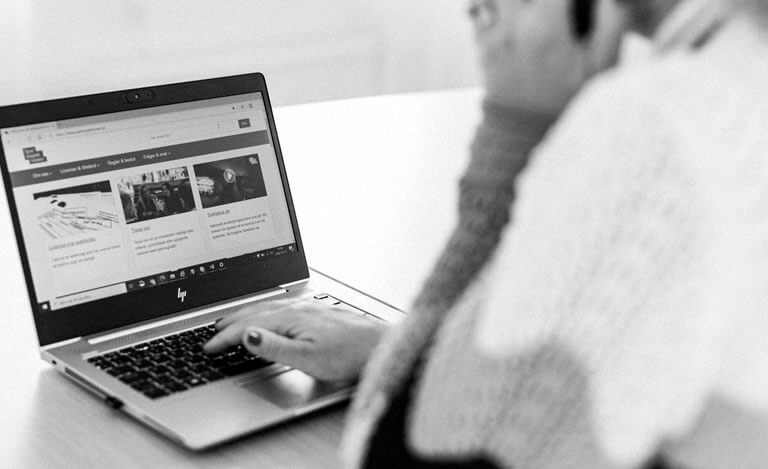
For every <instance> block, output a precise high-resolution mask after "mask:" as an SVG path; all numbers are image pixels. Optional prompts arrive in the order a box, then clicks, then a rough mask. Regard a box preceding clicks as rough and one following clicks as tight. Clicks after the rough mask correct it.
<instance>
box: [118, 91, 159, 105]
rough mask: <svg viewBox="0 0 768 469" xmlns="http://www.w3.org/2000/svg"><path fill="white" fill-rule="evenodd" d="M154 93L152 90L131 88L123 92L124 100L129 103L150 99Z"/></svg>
mask: <svg viewBox="0 0 768 469" xmlns="http://www.w3.org/2000/svg"><path fill="white" fill-rule="evenodd" d="M154 97H155V93H153V92H152V90H146V89H145V90H133V91H129V92H127V93H126V94H125V100H126V101H128V102H129V103H141V102H144V101H152V99H154Z"/></svg>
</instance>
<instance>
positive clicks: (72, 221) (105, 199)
mask: <svg viewBox="0 0 768 469" xmlns="http://www.w3.org/2000/svg"><path fill="white" fill-rule="evenodd" d="M33 199H34V205H33V207H34V209H33V210H34V214H35V216H36V217H37V225H38V226H39V227H40V229H41V230H42V231H43V233H44V234H45V236H46V238H47V239H49V240H57V239H62V238H68V237H71V236H77V235H82V234H88V233H93V232H97V231H102V230H111V229H113V228H114V227H116V226H117V225H118V216H117V211H116V209H115V201H114V198H113V197H112V189H111V187H110V184H109V181H100V182H94V183H90V184H82V185H78V186H72V187H66V188H61V189H56V190H54V191H47V192H39V193H36V194H33Z"/></svg>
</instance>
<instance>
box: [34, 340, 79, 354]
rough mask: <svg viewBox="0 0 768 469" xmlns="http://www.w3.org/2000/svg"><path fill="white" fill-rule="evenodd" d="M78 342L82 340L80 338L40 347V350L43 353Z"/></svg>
mask: <svg viewBox="0 0 768 469" xmlns="http://www.w3.org/2000/svg"><path fill="white" fill-rule="evenodd" d="M80 340H82V337H75V338H72V339H67V340H62V341H59V342H56V343H54V344H48V345H43V346H42V347H40V350H43V351H45V350H51V349H54V348H57V347H63V346H64V345H69V344H74V343H76V342H79V341H80Z"/></svg>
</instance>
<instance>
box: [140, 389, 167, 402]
mask: <svg viewBox="0 0 768 469" xmlns="http://www.w3.org/2000/svg"><path fill="white" fill-rule="evenodd" d="M142 392H143V393H144V395H145V396H147V397H148V398H150V399H157V398H158V397H163V396H167V395H168V394H169V393H168V391H166V390H165V389H162V388H158V387H151V388H147V389H145V390H144V391H142Z"/></svg>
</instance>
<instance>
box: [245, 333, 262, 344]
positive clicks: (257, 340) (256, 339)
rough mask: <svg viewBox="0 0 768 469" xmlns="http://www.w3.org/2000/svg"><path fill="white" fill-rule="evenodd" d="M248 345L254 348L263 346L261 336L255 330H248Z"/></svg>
mask: <svg viewBox="0 0 768 469" xmlns="http://www.w3.org/2000/svg"><path fill="white" fill-rule="evenodd" d="M248 343H249V344H251V345H253V346H254V347H258V346H259V345H261V334H259V333H258V332H257V331H255V330H253V329H249V330H248Z"/></svg>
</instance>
